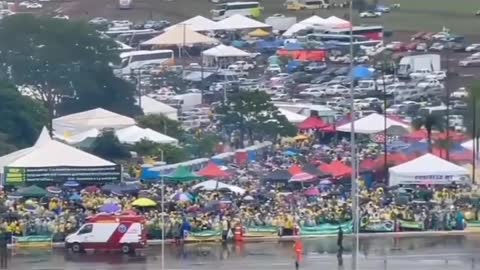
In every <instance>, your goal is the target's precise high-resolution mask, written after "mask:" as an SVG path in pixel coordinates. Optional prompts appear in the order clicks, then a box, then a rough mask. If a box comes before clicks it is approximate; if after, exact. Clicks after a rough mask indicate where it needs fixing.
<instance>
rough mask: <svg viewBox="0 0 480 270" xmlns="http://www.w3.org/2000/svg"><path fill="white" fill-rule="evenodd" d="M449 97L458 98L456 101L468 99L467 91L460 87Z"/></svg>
mask: <svg viewBox="0 0 480 270" xmlns="http://www.w3.org/2000/svg"><path fill="white" fill-rule="evenodd" d="M450 97H451V98H458V99H462V98H467V97H468V92H467V89H465V88H464V87H461V88H459V89H458V90H457V91H454V92H452V93H450Z"/></svg>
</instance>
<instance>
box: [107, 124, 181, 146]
mask: <svg viewBox="0 0 480 270" xmlns="http://www.w3.org/2000/svg"><path fill="white" fill-rule="evenodd" d="M115 134H116V135H117V137H118V140H120V142H122V143H126V144H135V143H137V142H140V141H141V140H149V141H152V142H156V143H164V144H178V140H177V139H175V138H172V137H170V136H167V135H164V134H162V133H160V132H156V131H155V130H152V129H149V128H141V127H138V126H131V127H127V128H124V129H119V130H117V131H116V132H115Z"/></svg>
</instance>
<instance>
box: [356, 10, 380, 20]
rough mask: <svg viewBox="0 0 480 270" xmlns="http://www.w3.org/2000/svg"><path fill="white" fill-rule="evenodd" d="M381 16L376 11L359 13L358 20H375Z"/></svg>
mask: <svg viewBox="0 0 480 270" xmlns="http://www.w3.org/2000/svg"><path fill="white" fill-rule="evenodd" d="M380 16H382V12H378V11H364V12H362V13H360V18H377V17H380Z"/></svg>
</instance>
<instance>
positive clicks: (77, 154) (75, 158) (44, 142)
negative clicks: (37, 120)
mask: <svg viewBox="0 0 480 270" xmlns="http://www.w3.org/2000/svg"><path fill="white" fill-rule="evenodd" d="M112 165H115V164H114V163H112V162H110V161H107V160H104V159H101V158H99V157H96V156H94V155H92V154H89V153H87V152H84V151H82V150H79V149H77V148H75V147H73V146H70V145H68V144H64V143H61V142H59V141H55V140H53V139H52V138H51V137H50V135H49V134H48V130H47V129H46V128H44V129H43V130H42V133H41V134H40V136H39V137H38V139H37V142H36V143H35V145H33V146H32V147H29V148H25V149H22V150H18V151H15V152H13V153H10V154H8V155H6V156H3V157H0V172H2V173H3V170H4V167H6V166H9V167H30V168H32V167H34V168H36V167H60V166H71V167H97V166H112Z"/></svg>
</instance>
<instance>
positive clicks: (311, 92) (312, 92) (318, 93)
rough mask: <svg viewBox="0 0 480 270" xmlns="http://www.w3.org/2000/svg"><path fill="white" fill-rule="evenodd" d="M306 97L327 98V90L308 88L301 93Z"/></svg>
mask: <svg viewBox="0 0 480 270" xmlns="http://www.w3.org/2000/svg"><path fill="white" fill-rule="evenodd" d="M299 94H300V95H301V96H305V97H323V96H325V90H324V89H322V88H320V87H312V88H307V89H305V90H303V91H301V92H300V93H299Z"/></svg>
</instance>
